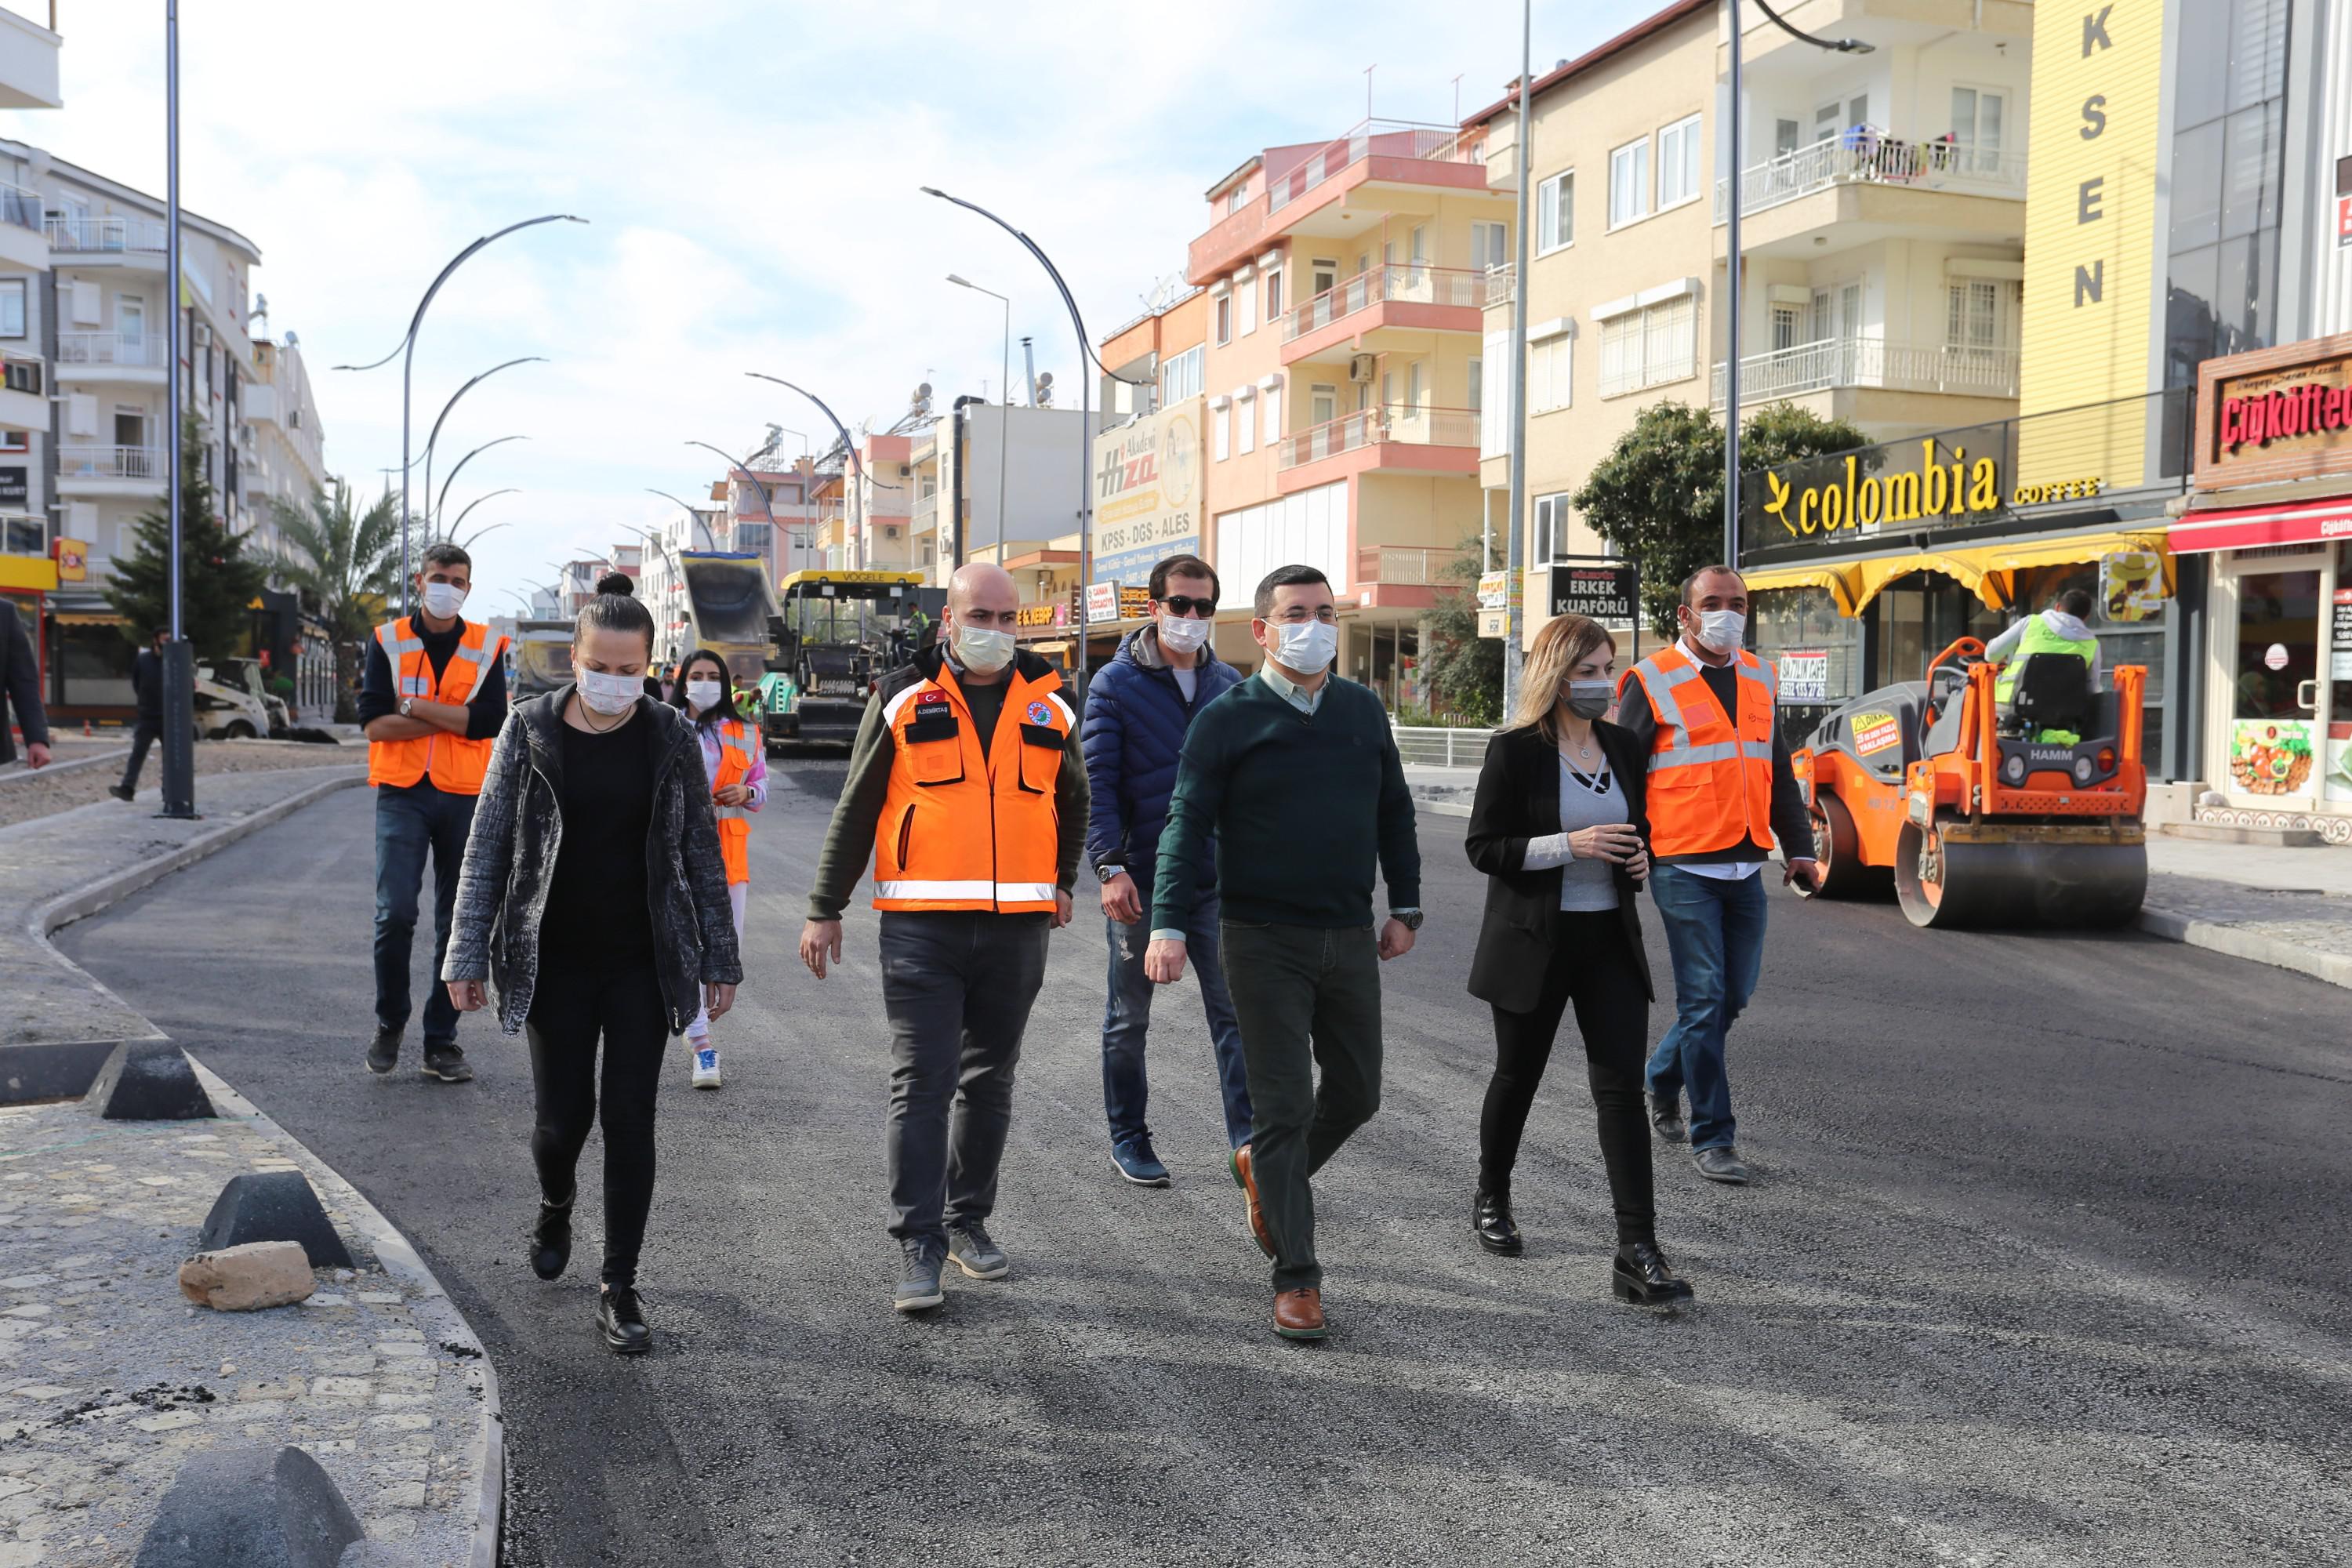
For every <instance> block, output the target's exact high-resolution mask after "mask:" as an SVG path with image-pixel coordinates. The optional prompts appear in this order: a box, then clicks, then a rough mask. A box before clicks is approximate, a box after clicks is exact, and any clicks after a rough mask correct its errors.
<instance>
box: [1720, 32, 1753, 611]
mask: <svg viewBox="0 0 2352 1568" xmlns="http://www.w3.org/2000/svg"><path fill="white" fill-rule="evenodd" d="M1723 3H1724V6H1725V8H1726V9H1727V11H1729V13H1730V15H1731V103H1730V106H1729V108H1728V109H1727V110H1725V113H1724V119H1725V121H1727V122H1728V124H1729V125H1730V127H1731V154H1730V155H1731V199H1730V201H1728V202H1727V203H1726V204H1725V205H1726V206H1727V208H1728V209H1729V211H1728V213H1727V218H1726V221H1725V224H1724V232H1723V239H1724V309H1725V313H1726V314H1725V321H1726V341H1725V344H1724V356H1723V563H1724V564H1725V565H1726V566H1728V567H1730V568H1731V569H1732V570H1733V571H1735V572H1737V571H1738V570H1739V310H1740V303H1739V295H1740V277H1739V208H1740V205H1741V203H1740V199H1739V198H1740V195H1741V191H1740V186H1741V184H1743V183H1744V181H1745V178H1746V175H1747V173H1748V166H1747V160H1746V159H1745V158H1744V157H1742V156H1741V153H1742V147H1741V143H1742V142H1743V140H1744V137H1743V136H1742V134H1741V125H1740V121H1742V120H1743V119H1744V118H1745V116H1743V115H1742V114H1741V113H1740V106H1739V0H1723Z"/></svg>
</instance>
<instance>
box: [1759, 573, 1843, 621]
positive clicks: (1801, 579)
mask: <svg viewBox="0 0 2352 1568" xmlns="http://www.w3.org/2000/svg"><path fill="white" fill-rule="evenodd" d="M1740 575H1741V576H1742V577H1744V578H1745V579H1746V580H1747V583H1748V592H1749V593H1751V594H1760V593H1764V592H1766V591H1768V590H1769V589H1773V588H1826V589H1827V590H1829V595H1830V597H1831V598H1832V600H1834V601H1835V602H1836V604H1837V612H1838V614H1839V615H1841V616H1846V617H1847V618H1849V619H1851V618H1852V617H1853V613H1854V609H1855V605H1854V602H1853V568H1852V567H1850V566H1772V567H1768V568H1766V569H1765V570H1763V571H1761V572H1744V573H1742V574H1740Z"/></svg>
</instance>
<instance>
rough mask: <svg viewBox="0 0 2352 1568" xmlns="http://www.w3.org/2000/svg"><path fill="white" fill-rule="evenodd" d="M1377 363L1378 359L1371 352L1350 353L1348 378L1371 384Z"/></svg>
mask: <svg viewBox="0 0 2352 1568" xmlns="http://www.w3.org/2000/svg"><path fill="white" fill-rule="evenodd" d="M1377 363H1378V362H1377V360H1376V359H1375V357H1374V356H1373V355H1371V354H1350V355H1349V356H1348V379H1349V381H1354V382H1362V383H1367V384H1369V383H1370V381H1371V379H1372V372H1373V369H1374V367H1375V365H1376V364H1377Z"/></svg>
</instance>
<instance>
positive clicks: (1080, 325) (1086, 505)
mask: <svg viewBox="0 0 2352 1568" xmlns="http://www.w3.org/2000/svg"><path fill="white" fill-rule="evenodd" d="M922 191H923V195H927V196H937V197H939V199H940V200H941V201H943V202H950V203H952V204H954V205H957V206H960V207H962V208H963V209H964V210H966V211H967V212H975V213H978V214H979V215H980V216H982V217H984V218H986V219H987V220H988V221H989V222H991V223H992V224H994V225H995V226H997V227H999V228H1001V229H1003V231H1004V232H1005V233H1007V234H1009V235H1011V236H1012V237H1013V238H1015V239H1017V240H1019V241H1020V242H1021V243H1022V245H1023V246H1024V247H1027V249H1028V252H1029V254H1030V255H1032V256H1034V257H1035V258H1037V265H1039V266H1040V267H1043V268H1045V275H1046V276H1047V277H1049V278H1051V279H1053V280H1054V287H1055V289H1058V290H1060V292H1061V296H1062V303H1063V305H1064V306H1065V307H1066V308H1067V309H1068V310H1069V312H1070V327H1071V330H1072V331H1076V333H1077V338H1078V585H1079V592H1080V595H1081V597H1080V600H1079V604H1078V610H1079V615H1078V661H1077V694H1078V700H1080V701H1081V702H1083V701H1084V700H1086V693H1087V627H1086V620H1087V617H1086V609H1087V604H1086V598H1087V596H1090V595H1092V592H1093V589H1094V571H1095V548H1094V546H1095V531H1094V466H1095V465H1094V434H1093V418H1092V416H1093V413H1094V405H1093V388H1092V387H1091V386H1090V385H1089V383H1090V382H1091V381H1092V380H1093V379H1094V378H1093V373H1092V372H1091V371H1090V370H1089V369H1088V368H1087V367H1088V363H1089V362H1090V361H1091V360H1092V359H1093V358H1094V345H1093V343H1092V342H1089V341H1088V339H1087V323H1086V321H1085V319H1084V318H1083V317H1081V316H1080V315H1079V314H1078V302H1077V300H1076V299H1075V298H1074V297H1072V295H1071V293H1070V286H1069V285H1068V284H1067V283H1066V282H1064V281H1063V280H1062V274H1061V272H1060V270H1059V269H1058V268H1055V265H1054V263H1053V259H1052V258H1050V257H1048V256H1047V255H1046V254H1045V251H1044V250H1043V249H1041V248H1039V247H1038V244H1037V242H1036V241H1035V240H1034V239H1032V238H1030V237H1028V236H1027V235H1025V234H1024V233H1022V232H1021V231H1020V230H1019V229H1017V228H1015V227H1013V226H1012V225H1011V224H1009V223H1007V222H1005V221H1004V220H1003V218H1001V217H999V216H996V215H995V214H994V213H992V212H990V211H989V210H988V209H987V208H986V207H984V206H982V205H979V204H978V203H976V202H968V201H966V200H964V199H963V198H962V197H961V196H951V195H948V194H947V193H946V192H945V191H942V190H940V189H939V188H938V187H937V186H935V185H925V186H923V187H922Z"/></svg>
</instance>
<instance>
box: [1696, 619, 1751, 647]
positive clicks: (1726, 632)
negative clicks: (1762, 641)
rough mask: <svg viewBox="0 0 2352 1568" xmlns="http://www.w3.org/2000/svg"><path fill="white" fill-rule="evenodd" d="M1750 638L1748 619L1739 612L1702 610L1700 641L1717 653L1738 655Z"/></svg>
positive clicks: (1699, 625) (1699, 622) (1699, 624)
mask: <svg viewBox="0 0 2352 1568" xmlns="http://www.w3.org/2000/svg"><path fill="white" fill-rule="evenodd" d="M1747 636H1748V617H1747V616H1743V615H1741V614H1740V613H1739V612H1738V610H1701V611H1700V612H1699V613H1698V633H1697V637H1698V640H1699V641H1700V642H1702V643H1704V644H1706V646H1707V647H1711V648H1713V649H1714V650H1715V651H1716V652H1717V653H1738V651H1739V645H1740V643H1741V642H1742V641H1744V640H1745V639H1746V638H1747Z"/></svg>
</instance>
